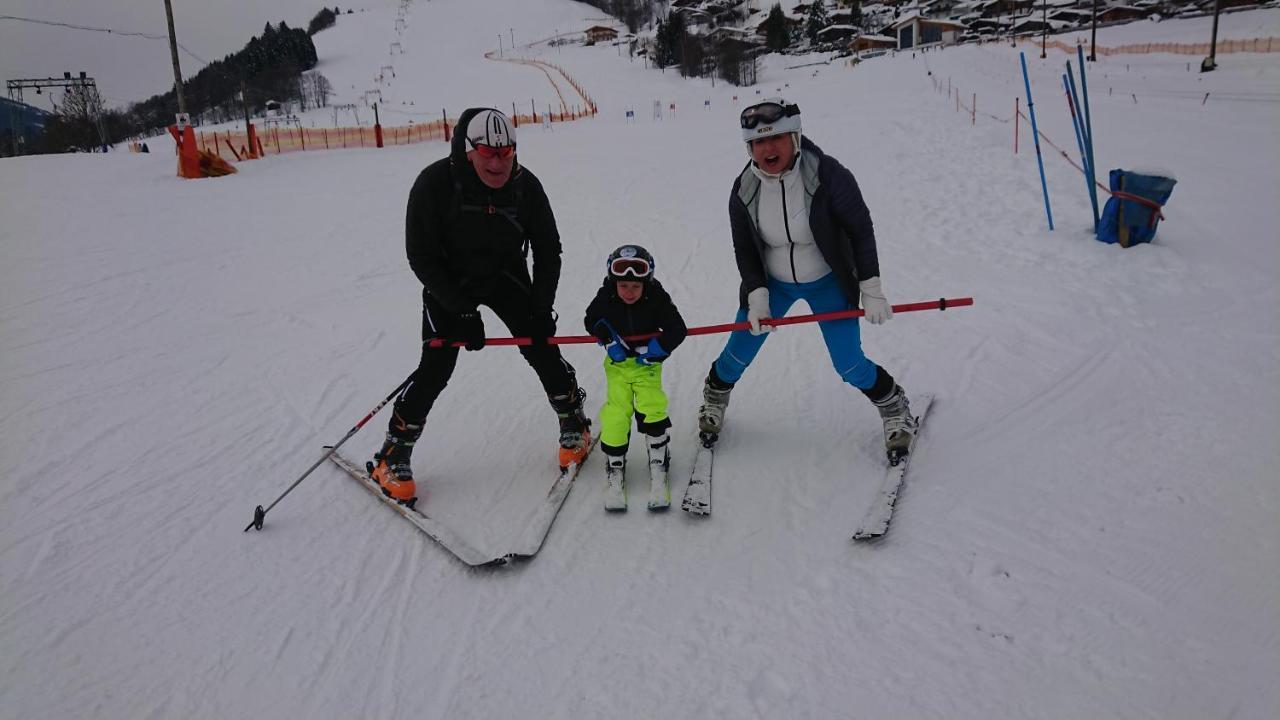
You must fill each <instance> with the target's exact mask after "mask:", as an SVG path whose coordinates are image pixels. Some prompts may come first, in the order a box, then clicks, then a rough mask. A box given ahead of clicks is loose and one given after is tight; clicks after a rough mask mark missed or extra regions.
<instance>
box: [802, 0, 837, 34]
mask: <svg viewBox="0 0 1280 720" xmlns="http://www.w3.org/2000/svg"><path fill="white" fill-rule="evenodd" d="M830 24H831V18H830V17H828V16H827V7H826V5H824V4H823V2H822V0H813V4H812V5H810V6H809V16H808V18H806V20H805V25H804V34H805V37H807V38H809V42H810V43H812V44H815V45H816V44H817V43H818V33H819V32H821V31H822V30H823V29H824V28H826V27H827V26H828V25H830Z"/></svg>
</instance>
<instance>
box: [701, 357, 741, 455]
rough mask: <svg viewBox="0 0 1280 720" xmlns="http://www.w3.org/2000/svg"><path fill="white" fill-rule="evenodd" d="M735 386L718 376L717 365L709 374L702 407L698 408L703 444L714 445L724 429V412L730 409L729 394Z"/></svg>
mask: <svg viewBox="0 0 1280 720" xmlns="http://www.w3.org/2000/svg"><path fill="white" fill-rule="evenodd" d="M732 391H733V384H732V383H727V382H725V381H723V380H721V379H720V376H718V375H716V366H715V364H712V365H711V370H710V372H708V373H707V380H706V382H705V383H703V385H702V407H700V408H698V431H699V434H700V435H701V436H702V441H703V443H704V444H705V443H714V442H715V441H716V439H717V438H719V436H720V430H721V429H722V428H724V411H725V408H727V407H729V393H730V392H732Z"/></svg>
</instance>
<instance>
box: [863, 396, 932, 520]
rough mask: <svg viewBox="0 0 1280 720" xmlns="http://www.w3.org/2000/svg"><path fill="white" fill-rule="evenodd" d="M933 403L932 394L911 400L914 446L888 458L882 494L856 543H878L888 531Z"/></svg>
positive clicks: (875, 502)
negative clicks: (903, 453) (917, 424)
mask: <svg viewBox="0 0 1280 720" xmlns="http://www.w3.org/2000/svg"><path fill="white" fill-rule="evenodd" d="M932 403H933V395H932V394H931V393H927V394H923V395H919V396H917V397H915V398H912V400H911V407H912V410H914V411H915V412H916V419H917V420H918V421H919V427H917V428H916V433H915V435H914V436H913V437H912V438H911V445H910V446H909V447H908V448H907V453H906V454H905V455H902V456H898V457H891V458H890V459H889V463H890V464H889V468H888V470H887V471H886V473H885V476H884V482H883V483H881V485H880V491H879V492H877V493H876V498H875V500H874V501H873V502H872V503H871V507H870V508H869V509H868V510H867V514H866V516H865V517H863V518H862V524H861V525H860V526H859V527H858V531H857V532H855V533H854V534H853V539H854V540H877V539H879V538H881V537H884V534H885V533H886V532H888V531H889V521H890V520H891V519H893V507H894V503H896V502H897V500H898V490H900V489H901V488H902V482H903V480H904V479H905V478H906V475H907V464H908V463H910V462H911V457H912V455H914V452H915V446H916V441H918V440H919V439H920V433H921V432H923V431H924V416H925V413H927V412H929V406H930V405H931V404H932Z"/></svg>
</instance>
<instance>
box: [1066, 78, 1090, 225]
mask: <svg viewBox="0 0 1280 720" xmlns="http://www.w3.org/2000/svg"><path fill="white" fill-rule="evenodd" d="M1062 82H1063V84H1064V85H1065V86H1066V88H1067V93H1068V96H1067V104H1068V105H1070V106H1071V125H1072V127H1074V128H1075V130H1076V147H1077V148H1078V149H1079V150H1080V165H1081V166H1083V167H1084V192H1085V194H1086V195H1088V196H1089V202H1090V203H1092V204H1093V206H1094V221H1093V222H1094V227H1093V231H1094V233H1095V234H1096V233H1097V232H1098V220H1097V197H1098V196H1097V195H1096V191H1095V188H1094V184H1093V167H1092V166H1091V165H1090V164H1089V160H1090V158H1089V153H1088V151H1087V150H1085V147H1086V145H1087V143H1088V141H1087V140H1086V139H1085V128H1084V118H1083V117H1081V116H1080V113H1079V111H1078V108H1079V107H1080V97H1079V96H1078V95H1076V76H1075V73H1074V72H1072V70H1071V61H1070V60H1068V61H1067V74H1066V75H1063V76H1062Z"/></svg>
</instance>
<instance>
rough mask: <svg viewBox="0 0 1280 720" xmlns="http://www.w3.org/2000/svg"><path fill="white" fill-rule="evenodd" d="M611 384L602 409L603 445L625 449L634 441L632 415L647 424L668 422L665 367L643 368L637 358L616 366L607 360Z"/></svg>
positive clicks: (601, 430)
mask: <svg viewBox="0 0 1280 720" xmlns="http://www.w3.org/2000/svg"><path fill="white" fill-rule="evenodd" d="M604 377H605V380H606V381H607V383H608V389H607V396H606V398H605V402H604V407H602V408H600V442H601V443H602V444H604V445H609V446H612V447H625V446H626V445H627V441H628V439H629V438H630V437H631V414H632V413H633V412H635V413H636V414H638V415H640V418H641V420H643V421H644V422H645V423H658V422H662V421H663V420H665V419H667V394H666V393H665V392H663V390H662V363H650V364H648V365H641V364H640V363H638V362H636V359H635V358H627V359H626V360H625V361H623V362H620V363H616V362H614V361H612V360H610V359H609V358H607V357H606V358H605V360H604Z"/></svg>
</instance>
